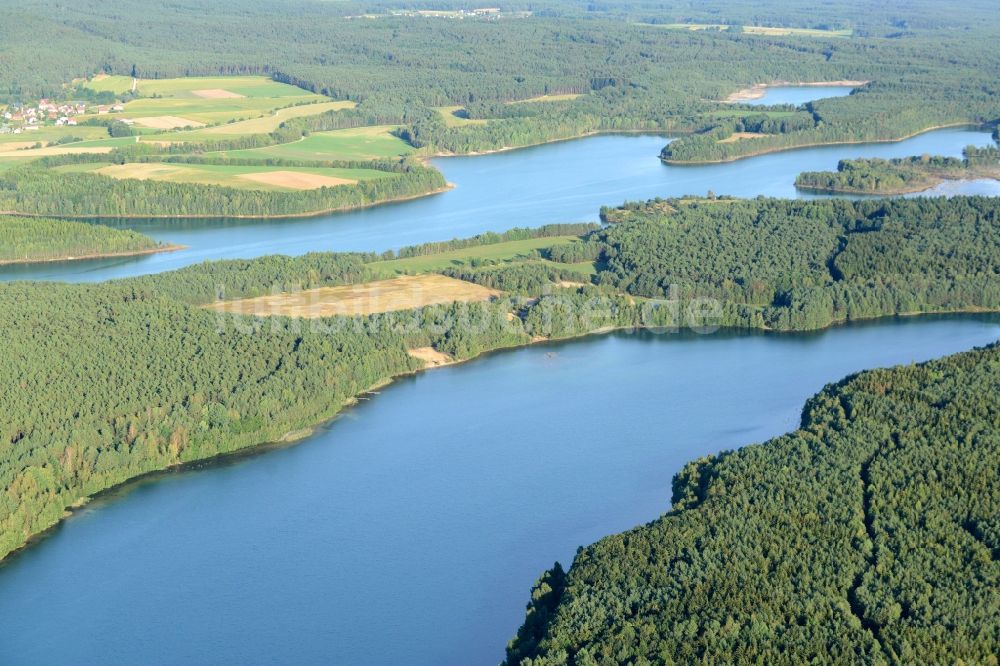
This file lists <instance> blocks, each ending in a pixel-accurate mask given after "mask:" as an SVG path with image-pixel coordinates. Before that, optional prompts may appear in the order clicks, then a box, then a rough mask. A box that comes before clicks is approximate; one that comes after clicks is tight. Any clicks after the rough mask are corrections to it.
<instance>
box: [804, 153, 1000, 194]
mask: <svg viewBox="0 0 1000 666" xmlns="http://www.w3.org/2000/svg"><path fill="white" fill-rule="evenodd" d="M998 176H1000V149H997V148H996V147H995V146H990V147H986V148H973V147H972V146H970V147H969V148H967V149H966V150H965V157H964V158H963V159H956V158H954V157H937V156H931V155H921V156H920V157H907V158H896V159H891V160H884V159H863V160H841V161H840V162H839V163H838V164H837V170H836V171H835V172H834V171H806V172H804V173H801V174H799V175H798V177H797V178H796V179H795V187H797V188H799V189H803V190H810V191H816V192H834V193H844V194H880V195H893V194H905V193H907V192H920V191H923V190H925V189H927V188H929V187H933V186H934V185H937V184H938V183H940V182H941V181H943V180H961V179H971V178H997V177H998Z"/></svg>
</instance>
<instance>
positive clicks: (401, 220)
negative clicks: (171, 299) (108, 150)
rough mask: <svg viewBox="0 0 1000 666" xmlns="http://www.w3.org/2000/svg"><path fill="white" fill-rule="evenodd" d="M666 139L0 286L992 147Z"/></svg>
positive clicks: (186, 239)
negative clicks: (707, 145)
mask: <svg viewBox="0 0 1000 666" xmlns="http://www.w3.org/2000/svg"><path fill="white" fill-rule="evenodd" d="M666 142H667V139H666V138H664V137H660V136H648V135H639V136H636V135H605V136H594V137H589V138H585V139H577V140H573V141H565V142H561V143H552V144H546V145H543V146H537V147H534V148H525V149H523V150H516V151H510V152H505V153H496V154H492V155H482V156H476V157H452V158H445V159H437V160H435V161H434V163H435V165H437V167H438V168H440V169H441V170H442V171H443V172H444V174H445V176H446V177H447V178H448V180H449V181H450V182H452V183H455V185H456V187H455V189H453V190H451V191H448V192H444V193H442V194H438V195H435V196H431V197H426V198H422V199H417V200H413V201H407V202H402V203H398V204H390V205H385V206H377V207H374V208H369V209H365V210H359V211H353V212H349V213H342V214H337V215H327V216H322V217H315V218H309V219H297V220H279V221H274V220H270V221H249V220H198V221H192V220H182V221H173V222H165V221H152V222H148V221H147V222H130V223H129V224H128V225H127V226H129V227H130V228H133V229H136V230H138V231H141V232H143V233H146V234H149V235H150V236H152V237H154V238H157V239H159V240H163V241H169V242H172V243H179V244H182V245H187V246H188V249H187V250H183V251H180V252H169V253H163V254H157V255H151V256H145V257H138V258H128V259H114V260H95V261H80V262H63V263H48V264H33V265H26V266H6V267H2V268H0V280H11V279H33V280H66V281H74V282H76V281H95V280H105V279H110V278H118V277H128V276H132V275H140V274H145V273H157V272H161V271H166V270H173V269H176V268H181V267H183V266H187V265H189V264H192V263H198V262H201V261H206V260H211V259H231V258H248V257H256V256H260V255H265V254H290V255H298V254H304V253H306V252H314V251H337V250H341V251H344V250H359V251H368V250H375V251H382V250H386V249H396V248H399V247H401V246H404V245H413V244H417V243H424V242H428V241H436V240H447V239H450V238H456V237H459V238H461V237H467V236H472V235H475V234H477V233H481V232H484V231H504V230H506V229H510V228H511V227H515V226H541V225H543V224H549V223H554V222H580V221H596V220H597V214H598V210H599V209H600V207H601V206H602V205H616V204H619V203H621V202H623V201H625V200H629V199H632V200H636V199H641V200H644V199H649V198H652V197H656V196H663V197H668V196H681V195H685V194H696V195H704V194H705V193H706V192H708V191H709V190H713V191H714V192H716V193H717V194H730V195H734V196H740V197H755V196H757V195H766V196H774V197H789V198H791V197H797V198H815V197H816V196H817V195H810V194H807V193H802V192H798V191H797V190H796V189H795V186H794V183H795V177H796V176H797V175H798V174H799V173H800V172H802V171H820V170H829V169H836V167H837V162H838V161H839V160H840V159H844V158H857V157H886V158H889V157H904V156H908V155H920V154H923V153H929V154H932V155H950V156H955V157H958V156H961V152H962V149H963V148H964V147H965V146H967V145H969V144H974V145H978V146H984V145H989V144H991V143H992V138H991V137H990V135H989V133H987V132H980V131H973V130H967V129H960V128H951V129H942V130H936V131H933V132H927V133H925V134H921V135H919V136H915V137H912V138H910V139H907V140H905V141H900V142H897V143H878V144H866V145H842V146H823V147H819V148H804V149H801V150H792V151H785V152H780V153H772V154H769V155H762V156H759V157H754V158H749V159H745V160H739V161H736V162H730V163H727V164H709V165H699V166H670V165H664V164H663V163H662V162H660V160H659V153H660V149H661V148H662V147H663V145H664V144H665V143H666Z"/></svg>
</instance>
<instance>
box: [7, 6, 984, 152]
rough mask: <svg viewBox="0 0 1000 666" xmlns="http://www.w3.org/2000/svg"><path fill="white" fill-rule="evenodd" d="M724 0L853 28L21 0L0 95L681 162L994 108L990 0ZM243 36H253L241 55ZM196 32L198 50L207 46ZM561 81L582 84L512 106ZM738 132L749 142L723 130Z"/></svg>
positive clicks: (672, 15) (891, 130) (881, 135)
mask: <svg viewBox="0 0 1000 666" xmlns="http://www.w3.org/2000/svg"><path fill="white" fill-rule="evenodd" d="M443 4H444V5H445V6H447V5H448V4H449V3H443ZM726 4H727V6H726V7H725V12H724V16H725V21H727V22H730V23H731V24H734V25H739V21H744V22H748V23H749V24H753V25H764V26H767V25H784V26H790V27H804V28H821V29H826V28H845V27H849V30H850V36H849V37H846V38H845V37H843V36H824V33H822V32H819V33H817V34H815V35H810V36H802V35H780V34H778V35H761V34H748V33H745V32H742V31H737V30H723V31H718V30H682V31H677V30H667V29H664V28H663V27H662V24H670V23H674V22H681V23H689V22H698V21H699V20H703V21H708V22H709V23H714V22H717V21H718V20H719V18H720V13H722V10H721V9H720V8H719V7H714V6H711V5H708V6H705V7H692V6H691V5H690V3H672V2H669V3H656V4H651V3H650V4H647V3H643V2H634V3H620V4H618V3H615V4H611V5H607V6H598V5H590V6H588V7H586V8H584V7H580V6H579V5H578V4H577V3H570V2H564V1H561V0H555V1H551V2H547V3H542V5H539V6H533V7H531V8H528V7H526V6H523V5H521V4H517V3H515V4H512V5H505V6H504V7H502V9H504V10H505V11H507V12H510V13H513V12H517V11H522V10H528V11H529V12H530V15H526V16H522V17H520V18H513V17H511V18H500V19H498V20H477V19H474V18H467V19H461V20H450V19H440V18H430V17H421V16H400V15H390V14H389V13H388V11H387V9H386V8H385V7H382V6H375V7H372V6H367V5H365V4H362V3H353V2H344V3H336V4H332V3H296V2H290V1H287V0H286V1H282V2H278V3H262V2H261V3H254V2H251V3H241V6H240V8H239V9H238V10H237V9H234V8H232V7H230V6H228V5H226V4H225V3H218V2H210V3H207V4H203V5H198V6H185V7H180V6H176V5H171V6H168V7H164V6H162V5H159V4H156V3H151V2H147V1H146V0H143V1H142V2H139V3H130V5H129V8H128V10H127V12H126V13H125V15H119V14H114V15H111V14H109V13H108V12H107V11H106V8H105V6H104V5H103V4H101V3H97V2H89V1H88V2H82V3H74V4H73V6H72V7H62V6H60V7H59V8H58V9H56V8H54V7H49V6H47V5H44V4H42V5H39V4H37V3H35V4H31V3H19V4H17V5H16V6H15V7H13V8H11V11H10V13H9V15H8V18H9V20H7V21H5V25H4V26H3V28H0V30H2V33H0V37H2V38H3V39H2V40H0V42H2V43H3V44H4V45H5V56H6V57H5V58H4V59H3V61H2V62H3V65H2V66H0V67H2V69H0V85H2V86H4V88H3V89H0V95H2V96H3V97H6V98H7V99H11V100H16V99H25V98H31V97H33V96H40V95H44V94H50V95H58V96H64V95H66V94H68V93H67V90H66V89H64V88H63V86H64V84H65V83H66V82H68V81H70V80H73V79H76V78H79V77H82V76H87V75H92V74H96V73H99V72H107V73H111V74H119V75H126V76H127V75H132V76H139V77H144V78H163V77H173V76H187V75H211V74H265V75H269V76H273V77H274V78H275V79H277V80H279V81H286V82H291V83H294V84H295V85H298V86H302V87H303V88H306V89H308V90H311V91H314V92H317V93H322V94H326V95H329V96H331V97H334V98H336V99H348V100H353V101H355V102H357V103H358V106H357V107H356V108H354V109H348V110H342V111H338V112H335V113H331V114H330V118H328V119H327V120H325V121H324V123H325V124H326V125H327V126H330V127H332V126H340V127H354V126H359V125H370V124H376V123H377V124H385V123H388V124H400V125H403V126H404V128H403V136H404V137H406V138H407V139H408V140H409V141H411V142H412V143H413V144H414V145H415V146H417V147H423V148H425V149H427V150H429V151H432V152H452V153H461V152H469V151H481V150H491V149H497V148H503V147H511V146H521V145H528V144H533V143H540V142H542V141H548V140H553V139H559V138H567V137H571V136H579V135H582V134H586V133H589V132H597V131H620V130H656V131H678V132H685V133H690V134H691V135H690V136H688V137H684V138H682V139H680V140H678V141H675V142H673V143H672V144H670V145H669V146H668V147H667V148H666V149H665V150H664V158H665V159H668V160H671V161H678V162H686V161H711V160H724V159H733V158H736V157H740V156H744V155H749V154H755V153H758V152H762V151H768V150H775V149H783V148H788V147H794V146H799V145H806V144H811V143H824V142H836V141H870V140H884V139H899V138H902V137H903V136H906V135H909V134H912V133H914V132H919V131H922V130H926V129H928V128H930V127H933V126H937V125H944V124H954V123H974V124H983V123H995V121H996V120H997V118H1000V100H998V96H997V95H996V93H995V91H994V89H993V86H992V72H994V71H996V70H997V69H998V67H1000V61H998V60H997V58H998V57H1000V56H998V55H997V54H996V50H995V49H992V48H990V45H991V44H993V43H994V42H995V40H996V38H997V36H998V33H997V28H996V27H995V26H994V24H993V22H992V21H991V20H990V19H992V16H993V13H992V9H993V7H991V6H990V3H988V2H972V3H967V6H966V7H965V9H964V10H963V12H961V13H958V15H956V14H955V13H953V12H946V11H943V10H942V8H941V7H940V6H939V4H938V3H932V2H929V1H927V0H921V1H920V2H916V3H905V6H904V5H903V4H902V3H898V6H896V5H897V3H889V6H887V7H886V8H884V10H872V8H871V7H867V6H865V7H862V6H861V5H860V4H858V3H852V2H842V3H833V4H831V5H829V6H824V7H823V8H822V9H818V8H816V7H815V6H814V5H812V4H810V3H804V2H798V1H795V2H786V3H782V6H783V7H782V11H780V12H777V11H775V10H774V8H771V9H770V10H765V9H761V8H760V7H759V6H758V5H756V4H752V3H745V2H734V3H726ZM362 15H367V16H372V17H374V18H366V19H360V18H358V17H360V16H362ZM157 25H171V26H173V27H174V29H173V30H171V31H164V30H159V29H157V28H156V26H157ZM39 30H45V31H48V32H47V34H52V35H53V36H54V37H53V39H51V40H47V41H48V43H47V44H45V45H42V47H41V48H39V46H38V44H37V42H36V41H33V39H32V37H31V36H32V35H35V34H38V31H39ZM289 35H294V38H293V39H289V38H288V36H289ZM247 43H253V44H254V53H253V54H252V55H247V53H246V50H245V45H246V44H247ZM205 44H211V45H212V50H211V51H210V52H207V51H206V49H205V46H204V45H205ZM606 54H609V55H606ZM456 59H457V60H456ZM456 62H460V65H456ZM836 80H860V81H870V83H869V84H868V85H865V86H863V87H861V88H860V89H859V90H858V91H856V93H855V94H853V95H851V96H849V97H846V98H837V99H827V100H820V101H817V102H814V103H811V104H808V105H806V106H805V107H804V108H803V109H800V110H796V109H791V108H767V109H764V110H763V113H762V110H761V109H760V108H759V107H749V106H746V105H742V104H720V103H719V102H718V100H721V99H723V98H724V97H725V96H726V95H728V94H730V93H732V92H734V91H736V90H737V89H739V88H742V87H746V86H750V85H753V84H758V83H770V82H778V81H791V82H803V81H836ZM69 93H73V89H71V90H70V91H69ZM561 93H574V94H578V95H579V96H578V97H576V98H575V99H562V100H559V101H550V102H544V101H543V102H539V103H534V104H507V102H512V101H516V100H525V99H529V98H534V97H537V96H541V95H547V94H561ZM557 99H558V98H557ZM449 105H459V106H461V107H462V108H463V110H462V113H463V114H464V117H466V118H468V119H471V120H485V121H486V122H485V123H478V124H477V123H474V124H461V125H458V126H455V125H452V124H449V123H447V122H445V119H444V118H443V117H442V114H441V113H438V112H437V111H435V110H434V108H435V107H444V106H449ZM739 131H748V132H755V133H758V134H762V135H763V136H758V137H755V138H752V139H746V140H739V141H731V142H724V141H722V140H723V139H725V138H727V137H729V136H731V135H733V133H735V132H739ZM263 136H264V135H261V137H263ZM254 140H255V141H259V140H261V138H260V137H258V138H257V139H254ZM264 140H266V141H274V140H276V139H275V138H273V137H272V138H270V139H264ZM285 140H289V139H288V138H287V137H286V138H285Z"/></svg>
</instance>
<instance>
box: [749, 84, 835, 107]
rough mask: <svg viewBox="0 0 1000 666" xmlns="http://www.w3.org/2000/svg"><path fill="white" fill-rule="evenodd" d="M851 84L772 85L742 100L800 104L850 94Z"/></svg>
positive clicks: (768, 104)
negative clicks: (753, 96) (752, 96)
mask: <svg viewBox="0 0 1000 666" xmlns="http://www.w3.org/2000/svg"><path fill="white" fill-rule="evenodd" d="M852 90H854V87H853V86H774V87H773V88H765V89H764V96H763V97H758V98H757V99H751V100H747V101H744V102H742V103H743V104H750V105H751V106H773V105H777V104H791V105H792V106H800V105H802V104H805V103H806V102H812V101H815V100H818V99H826V98H827V97H844V96H846V95H850V94H851V91H852Z"/></svg>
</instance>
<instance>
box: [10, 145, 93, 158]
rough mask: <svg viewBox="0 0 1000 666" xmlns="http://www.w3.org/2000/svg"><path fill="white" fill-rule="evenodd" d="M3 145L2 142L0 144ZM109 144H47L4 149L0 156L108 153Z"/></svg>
mask: <svg viewBox="0 0 1000 666" xmlns="http://www.w3.org/2000/svg"><path fill="white" fill-rule="evenodd" d="M0 146H3V144H0ZM111 151H112V148H111V146H78V147H75V148H74V147H72V146H49V147H47V148H36V149H34V150H5V151H3V152H0V157H51V156H53V155H82V154H84V153H95V154H96V153H110V152H111Z"/></svg>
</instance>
